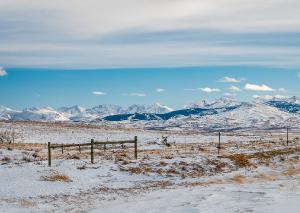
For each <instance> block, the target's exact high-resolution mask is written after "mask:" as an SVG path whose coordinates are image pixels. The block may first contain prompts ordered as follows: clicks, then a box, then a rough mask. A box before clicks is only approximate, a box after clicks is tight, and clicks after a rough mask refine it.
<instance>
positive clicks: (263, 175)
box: [254, 173, 276, 181]
mask: <svg viewBox="0 0 300 213" xmlns="http://www.w3.org/2000/svg"><path fill="white" fill-rule="evenodd" d="M254 178H257V179H260V180H266V181H274V180H275V178H276V175H275V174H273V175H270V174H266V173H260V174H258V175H255V176H254Z"/></svg>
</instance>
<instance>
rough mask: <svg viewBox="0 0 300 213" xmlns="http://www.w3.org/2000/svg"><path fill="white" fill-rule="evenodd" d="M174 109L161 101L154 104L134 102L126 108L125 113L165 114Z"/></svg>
mask: <svg viewBox="0 0 300 213" xmlns="http://www.w3.org/2000/svg"><path fill="white" fill-rule="evenodd" d="M171 111H173V109H171V108H170V107H167V106H164V105H161V104H160V103H155V104H152V105H140V104H134V105H131V106H129V107H128V108H127V109H125V111H124V114H134V113H156V114H163V113H167V112H171Z"/></svg>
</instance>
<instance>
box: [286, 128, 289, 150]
mask: <svg viewBox="0 0 300 213" xmlns="http://www.w3.org/2000/svg"><path fill="white" fill-rule="evenodd" d="M286 145H287V146H288V145H289V128H288V127H287V128H286Z"/></svg>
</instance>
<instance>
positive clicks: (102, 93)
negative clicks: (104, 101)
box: [92, 91, 106, 96]
mask: <svg viewBox="0 0 300 213" xmlns="http://www.w3.org/2000/svg"><path fill="white" fill-rule="evenodd" d="M92 93H93V94H94V95H97V96H103V95H106V93H105V92H100V91H94V92H92Z"/></svg>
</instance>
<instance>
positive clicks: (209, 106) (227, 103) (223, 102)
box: [185, 97, 241, 109]
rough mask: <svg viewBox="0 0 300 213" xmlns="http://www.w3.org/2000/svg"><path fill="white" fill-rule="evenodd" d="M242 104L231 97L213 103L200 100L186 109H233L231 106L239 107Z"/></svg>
mask: <svg viewBox="0 0 300 213" xmlns="http://www.w3.org/2000/svg"><path fill="white" fill-rule="evenodd" d="M239 104H241V102H239V101H237V100H235V99H232V98H230V97H221V98H218V99H215V100H212V101H207V100H198V101H196V102H194V103H191V104H189V105H187V106H185V108H206V109H212V108H222V107H231V106H237V105H239Z"/></svg>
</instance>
